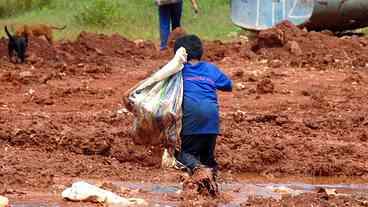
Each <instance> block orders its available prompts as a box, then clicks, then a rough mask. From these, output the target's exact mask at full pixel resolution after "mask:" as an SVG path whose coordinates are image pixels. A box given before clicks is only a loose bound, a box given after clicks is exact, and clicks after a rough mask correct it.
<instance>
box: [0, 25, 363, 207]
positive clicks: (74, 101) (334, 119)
mask: <svg viewBox="0 0 368 207" xmlns="http://www.w3.org/2000/svg"><path fill="white" fill-rule="evenodd" d="M6 44H7V41H6V39H1V40H0V81H1V87H0V146H1V147H0V192H7V191H11V192H12V190H16V189H31V190H35V191H38V190H39V191H41V192H45V191H46V192H49V191H50V190H52V189H53V188H54V187H55V186H56V187H57V186H59V185H60V180H63V179H71V178H83V179H87V178H94V179H101V178H106V177H109V178H111V179H116V180H123V181H136V180H139V181H147V182H148V181H150V182H153V181H154V182H168V181H170V182H177V181H178V180H180V179H179V178H180V173H178V172H163V171H162V170H161V169H160V156H161V149H160V147H145V146H139V145H136V144H135V143H134V142H133V140H134V137H135V135H134V134H133V131H132V128H131V127H132V121H133V118H134V117H133V115H132V114H130V113H129V112H127V111H126V110H124V109H123V108H124V107H123V104H122V96H123V94H124V92H125V91H126V90H128V89H129V88H130V87H132V86H133V85H134V84H136V83H137V82H138V81H140V80H142V79H143V78H145V77H147V76H148V75H149V74H150V73H151V72H152V71H154V70H155V69H157V68H158V67H160V66H161V65H163V64H164V63H165V62H166V61H167V60H168V58H169V57H170V56H171V54H170V51H167V53H160V52H158V49H157V48H156V45H155V44H154V43H152V42H148V41H132V40H128V39H126V38H124V37H122V36H120V35H116V34H115V35H111V36H107V35H100V34H93V33H87V32H82V33H81V34H80V36H79V38H78V39H77V40H75V41H62V42H55V43H54V45H52V46H51V45H49V44H48V43H47V41H46V40H43V39H40V38H32V39H31V40H30V46H29V51H28V61H27V63H26V64H23V65H20V64H14V63H12V62H10V61H9V60H8V57H7V51H6ZM205 50H206V53H205V55H204V58H205V59H206V60H210V61H213V62H214V63H215V64H217V65H218V66H220V67H221V68H222V69H223V70H224V71H225V72H226V73H227V74H228V75H229V76H230V77H231V78H232V79H233V80H234V91H233V93H220V95H219V103H220V107H221V126H222V131H221V135H220V136H219V139H218V145H217V149H216V153H217V154H216V156H217V159H218V161H219V164H220V171H221V172H222V173H223V176H222V177H223V179H227V180H231V179H233V178H234V177H236V176H237V174H239V173H245V172H246V173H256V174H260V175H262V176H264V177H280V176H288V175H298V176H355V177H360V178H363V179H364V178H368V162H367V160H368V130H367V129H368V119H367V117H368V116H367V115H368V107H367V106H368V104H367V103H368V98H367V97H368V73H367V69H368V56H367V54H368V53H367V50H368V39H367V38H366V37H357V36H344V37H335V36H333V35H331V34H330V33H328V32H320V33H317V32H308V31H305V30H301V29H299V28H296V27H294V26H293V25H290V24H289V23H287V22H286V23H283V24H281V25H279V26H278V27H276V28H274V29H271V30H266V31H264V32H261V33H260V34H258V38H256V39H255V40H252V41H249V42H244V41H232V42H221V41H211V42H205ZM147 172H149V173H147ZM163 173H167V174H165V176H162V175H163ZM61 183H63V184H65V185H67V184H70V183H69V182H64V181H63V182H61ZM59 187H60V186H59ZM9 189H10V190H9ZM306 198H308V199H309V198H310V199H312V198H313V196H312V197H310V196H307V197H306ZM300 199H304V197H301V198H300ZM255 202H256V201H255ZM257 202H258V201H257ZM287 202H291V201H290V200H287ZM260 205H261V204H260Z"/></svg>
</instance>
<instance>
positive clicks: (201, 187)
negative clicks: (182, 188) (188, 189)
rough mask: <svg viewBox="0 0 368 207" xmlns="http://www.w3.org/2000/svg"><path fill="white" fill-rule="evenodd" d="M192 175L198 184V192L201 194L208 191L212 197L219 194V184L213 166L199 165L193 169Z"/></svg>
mask: <svg viewBox="0 0 368 207" xmlns="http://www.w3.org/2000/svg"><path fill="white" fill-rule="evenodd" d="M192 177H193V181H194V183H196V184H197V186H198V192H199V193H200V194H203V193H205V194H207V193H208V194H209V195H210V196H212V197H217V196H218V194H219V191H218V185H217V183H216V181H215V177H214V175H213V172H212V169H211V168H208V167H206V166H198V167H196V168H194V169H193V175H192ZM206 192H207V193H206Z"/></svg>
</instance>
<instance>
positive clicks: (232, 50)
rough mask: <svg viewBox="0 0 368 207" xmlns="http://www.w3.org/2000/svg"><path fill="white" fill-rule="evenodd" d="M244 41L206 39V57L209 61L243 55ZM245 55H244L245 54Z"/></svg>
mask: <svg viewBox="0 0 368 207" xmlns="http://www.w3.org/2000/svg"><path fill="white" fill-rule="evenodd" d="M244 46H245V45H244V43H242V42H222V41H219V40H216V41H205V42H204V59H206V60H209V61H221V60H223V59H224V58H225V57H238V58H239V57H241V55H242V54H241V51H242V48H243V47H244ZM243 56H244V55H243Z"/></svg>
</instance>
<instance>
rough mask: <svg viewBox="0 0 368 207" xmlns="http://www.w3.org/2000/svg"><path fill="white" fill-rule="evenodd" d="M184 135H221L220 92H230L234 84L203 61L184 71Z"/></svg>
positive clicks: (189, 65)
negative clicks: (218, 95) (218, 98)
mask: <svg viewBox="0 0 368 207" xmlns="http://www.w3.org/2000/svg"><path fill="white" fill-rule="evenodd" d="M183 80H184V98H183V128H182V132H181V133H182V135H193V134H219V131H220V129H219V125H220V124H219V123H220V117H219V106H218V103H217V93H216V91H217V90H222V91H231V90H232V81H231V80H230V79H229V78H228V77H227V76H226V75H225V74H224V73H223V72H222V71H221V70H220V69H219V68H218V67H217V66H216V65H214V64H211V63H208V62H206V61H201V62H199V63H197V64H193V65H192V64H189V63H187V64H185V65H184V68H183Z"/></svg>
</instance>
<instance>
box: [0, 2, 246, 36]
mask: <svg viewBox="0 0 368 207" xmlns="http://www.w3.org/2000/svg"><path fill="white" fill-rule="evenodd" d="M27 3H28V4H27ZM199 4H200V7H201V9H200V14H199V15H195V14H194V12H193V10H192V9H191V4H190V1H189V0H184V14H183V25H184V27H185V28H186V29H187V30H188V31H189V32H190V33H196V34H198V35H200V36H201V37H202V38H205V39H227V38H229V37H230V36H231V35H234V34H236V32H239V31H240V28H238V27H236V26H234V25H233V24H232V22H231V20H230V9H229V6H230V5H229V4H230V3H229V1H227V0H226V1H224V0H199ZM157 12H158V11H157V7H156V5H155V4H154V1H153V0H78V1H70V0H0V15H1V16H0V26H1V27H2V28H3V26H4V25H5V24H7V25H10V26H11V25H17V24H25V23H26V24H28V23H47V24H52V25H57V26H61V25H67V29H66V30H64V31H61V32H59V31H58V32H55V33H56V34H55V37H56V39H73V38H75V37H77V35H78V34H79V33H80V32H81V31H91V32H98V33H106V34H111V33H115V32H117V33H119V34H121V35H123V36H125V37H128V38H130V39H148V40H155V41H157V40H158V39H159V34H158V14H157ZM0 35H4V32H3V29H0Z"/></svg>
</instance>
